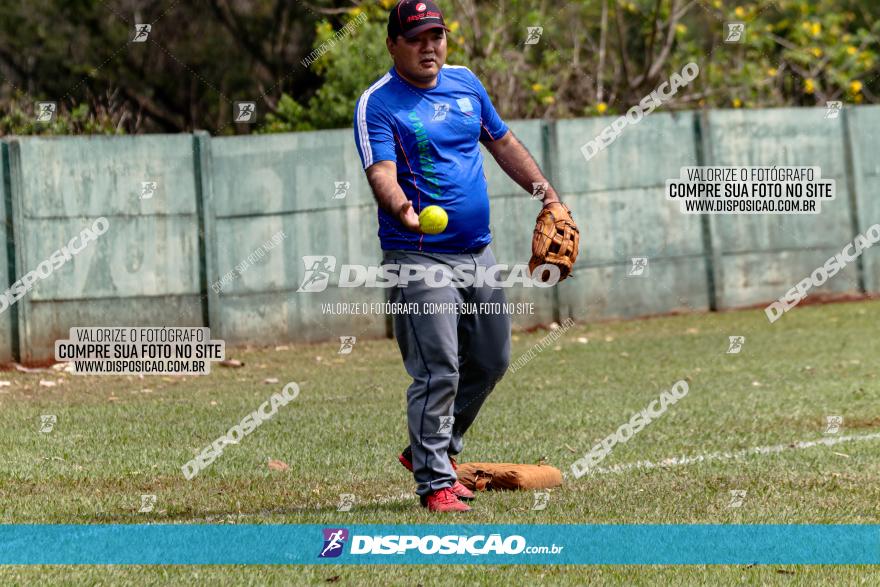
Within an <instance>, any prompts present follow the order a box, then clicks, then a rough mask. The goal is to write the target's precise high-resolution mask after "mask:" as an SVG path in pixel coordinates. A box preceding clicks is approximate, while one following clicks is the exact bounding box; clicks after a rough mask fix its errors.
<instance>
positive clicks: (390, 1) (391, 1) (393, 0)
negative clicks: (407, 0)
mask: <svg viewBox="0 0 880 587" xmlns="http://www.w3.org/2000/svg"><path fill="white" fill-rule="evenodd" d="M395 4H397V0H382V8H384V9H385V10H391V8H392V7H393V6H394V5H395Z"/></svg>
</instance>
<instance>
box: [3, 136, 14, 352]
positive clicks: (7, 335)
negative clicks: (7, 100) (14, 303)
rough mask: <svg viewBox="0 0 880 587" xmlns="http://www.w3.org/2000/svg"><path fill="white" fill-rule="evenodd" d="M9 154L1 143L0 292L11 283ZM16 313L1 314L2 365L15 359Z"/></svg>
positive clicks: (8, 309) (7, 309)
mask: <svg viewBox="0 0 880 587" xmlns="http://www.w3.org/2000/svg"><path fill="white" fill-rule="evenodd" d="M8 158H9V152H8V148H7V145H6V144H5V143H0V292H2V291H6V288H7V287H8V286H9V283H10V281H11V280H10V277H11V275H10V272H11V271H10V270H11V268H10V267H9V263H8V259H7V239H8V238H9V237H10V234H9V231H10V230H12V228H13V224H12V219H11V218H9V217H8V215H7V213H6V201H7V198H9V197H11V194H10V193H9V189H8V188H7V185H8V184H9V183H10V179H9V177H8V174H7V169H6V167H7V165H8V160H9V159H8ZM13 316H14V312H13V310H12V308H9V307H7V308H6V310H4V311H3V312H2V313H0V364H2V363H9V362H11V361H12V360H13V359H14V357H13V352H12V347H13V336H14V332H13V328H12V320H13Z"/></svg>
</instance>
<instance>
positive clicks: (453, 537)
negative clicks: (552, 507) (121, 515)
mask: <svg viewBox="0 0 880 587" xmlns="http://www.w3.org/2000/svg"><path fill="white" fill-rule="evenodd" d="M0 564H25V565H32V564H65V565H113V564H138V565H215V564H244V565H248V564H251V565H311V564H368V565H375V564H379V565H383V564H385V565H387V564H432V565H433V564H527V565H533V564H534V565H548V564H549V565H586V564H603V565H656V564H663V565H690V564H759V565H760V564H808V565H814V564H880V525H525V524H514V525H488V524H467V525H460V524H435V525H397V526H392V525H364V524H362V525H344V524H340V525H338V526H320V525H192V524H187V525H182V524H181V525H175V524H114V525H19V524H11V525H0Z"/></svg>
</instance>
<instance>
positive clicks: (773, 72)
mask: <svg viewBox="0 0 880 587" xmlns="http://www.w3.org/2000/svg"><path fill="white" fill-rule="evenodd" d="M776 73H777V70H776V68H775V67H771V68H770V69H768V70H767V75H769V76H770V77H773V76H775V75H776Z"/></svg>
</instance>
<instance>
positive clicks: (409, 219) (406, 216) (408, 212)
mask: <svg viewBox="0 0 880 587" xmlns="http://www.w3.org/2000/svg"><path fill="white" fill-rule="evenodd" d="M397 219H398V220H400V222H401V223H402V224H403V225H404V226H405V227H406V228H407V229H408V230H411V231H413V232H422V229H421V225H420V224H419V216H418V214H416V211H415V210H413V206H412V202H410V201H409V200H407V201H406V202H404V203H403V206H401V207H400V210H399V211H398V212H397Z"/></svg>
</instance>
